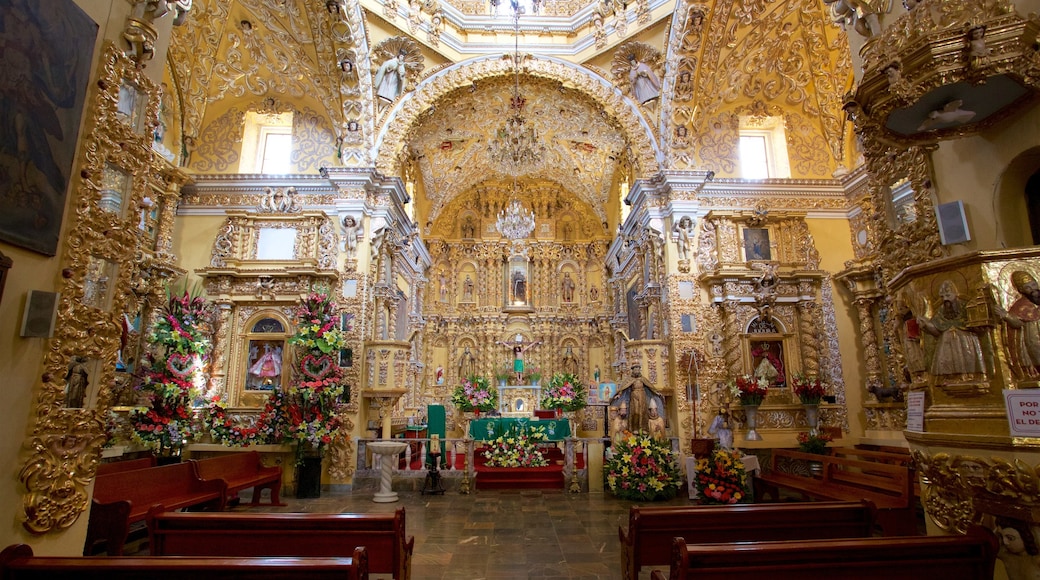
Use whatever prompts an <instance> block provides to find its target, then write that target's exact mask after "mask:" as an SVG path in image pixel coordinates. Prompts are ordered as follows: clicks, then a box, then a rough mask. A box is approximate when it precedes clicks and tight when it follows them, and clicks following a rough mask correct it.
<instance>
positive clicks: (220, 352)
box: [209, 300, 233, 394]
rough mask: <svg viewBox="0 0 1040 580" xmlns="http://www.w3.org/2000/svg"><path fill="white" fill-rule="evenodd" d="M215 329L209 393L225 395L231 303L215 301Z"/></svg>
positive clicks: (229, 343)
mask: <svg viewBox="0 0 1040 580" xmlns="http://www.w3.org/2000/svg"><path fill="white" fill-rule="evenodd" d="M215 306H216V309H217V324H216V326H217V328H216V330H215V333H214V337H213V354H212V362H211V363H210V379H209V388H210V392H216V393H219V394H225V393H227V373H228V368H227V353H228V351H229V350H230V348H231V332H230V331H231V326H232V325H231V323H230V322H231V313H232V306H233V303H232V302H230V301H226V300H221V301H217V302H216V304H215Z"/></svg>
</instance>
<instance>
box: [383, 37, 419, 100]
mask: <svg viewBox="0 0 1040 580" xmlns="http://www.w3.org/2000/svg"><path fill="white" fill-rule="evenodd" d="M372 62H373V63H380V64H379V67H378V68H377V69H375V71H373V72H374V74H375V78H374V81H375V84H374V87H375V91H376V96H377V97H379V100H381V101H383V102H384V103H392V102H394V101H395V100H397V98H398V97H399V96H401V94H402V93H404V91H405V88H406V86H407V85H408V83H409V81H411V82H412V83H414V82H415V81H416V80H417V79H418V78H419V74H420V73H421V72H422V70H423V68H424V66H425V65H424V63H423V56H422V51H420V50H419V43H417V42H415V41H414V40H412V39H410V38H406V37H404V36H394V37H392V38H388V39H386V40H384V41H383V42H380V43H379V44H378V45H376V47H375V49H374V50H373V51H372Z"/></svg>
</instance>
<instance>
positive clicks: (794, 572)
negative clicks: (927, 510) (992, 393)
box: [650, 526, 997, 580]
mask: <svg viewBox="0 0 1040 580" xmlns="http://www.w3.org/2000/svg"><path fill="white" fill-rule="evenodd" d="M672 545H673V551H672V566H671V570H670V575H669V576H668V578H669V579H670V580H686V579H696V580H752V579H754V580H760V579H762V578H769V580H804V579H805V578H828V577H830V578H840V579H841V580H877V579H878V578H884V579H885V580H918V579H920V578H942V579H943V580H982V579H986V580H988V579H990V578H993V569H994V564H995V561H996V555H997V539H996V537H994V535H993V534H992V533H991V532H989V531H988V530H986V529H984V528H982V527H979V526H975V527H972V528H971V529H969V530H968V534H967V535H965V536H911V537H885V538H849V539H839V540H794V541H783V542H758V543H732V544H702V545H689V544H687V543H686V541H685V540H684V539H683V538H675V539H674V541H673V544H672ZM650 578H651V580H665V575H664V573H663V572H661V571H660V570H654V571H653V573H652V574H651V575H650Z"/></svg>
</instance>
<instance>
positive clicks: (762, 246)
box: [744, 228, 773, 262]
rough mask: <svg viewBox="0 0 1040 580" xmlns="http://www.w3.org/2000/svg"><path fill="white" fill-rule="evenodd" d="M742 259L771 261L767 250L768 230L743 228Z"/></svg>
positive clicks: (770, 254) (770, 255)
mask: <svg viewBox="0 0 1040 580" xmlns="http://www.w3.org/2000/svg"><path fill="white" fill-rule="evenodd" d="M744 259H745V260H746V261H748V262H750V261H752V260H772V259H773V257H772V253H771V252H770V250H769V230H768V229H766V228H744Z"/></svg>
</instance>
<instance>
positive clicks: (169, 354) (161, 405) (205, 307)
mask: <svg viewBox="0 0 1040 580" xmlns="http://www.w3.org/2000/svg"><path fill="white" fill-rule="evenodd" d="M211 316H212V308H211V306H210V304H209V303H208V302H206V300H205V299H203V298H202V297H201V296H195V297H192V296H191V295H190V294H189V293H188V292H185V293H184V294H183V295H182V296H173V295H172V294H171V295H170V296H169V297H168V299H167V302H166V305H165V306H164V307H163V311H162V313H161V314H160V315H159V316H158V317H157V319H156V321H155V323H154V324H153V327H152V331H151V332H150V333H149V334H148V337H147V340H148V342H149V344H150V348H149V352H148V353H147V354H146V355H145V357H144V360H143V363H142V365H141V375H140V377H141V383H140V384H138V385H137V389H138V390H140V391H142V392H144V393H146V395H147V398H148V405H147V406H146V407H139V408H135V409H132V410H131V411H130V413H129V421H130V424H131V426H132V427H133V430H134V439H135V440H137V441H138V442H139V443H141V444H143V445H145V446H148V447H153V448H155V449H156V450H157V451H158V452H159V454H160V455H170V454H177V452H178V450H179V449H180V448H181V447H183V446H184V445H185V444H186V443H187V442H188V441H189V440H190V439H191V437H192V435H193V433H194V431H195V430H196V429H195V414H194V411H193V401H194V400H195V399H196V398H197V397H198V396H199V395H200V394H201V393H202V390H203V388H204V386H205V375H204V373H203V368H204V367H205V365H206V363H207V361H208V358H209V357H208V352H209V349H210V344H211V343H210V339H209V329H210V328H211V326H210V318H211Z"/></svg>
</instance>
